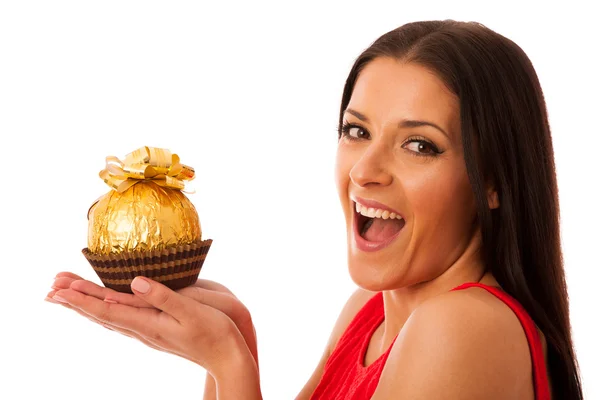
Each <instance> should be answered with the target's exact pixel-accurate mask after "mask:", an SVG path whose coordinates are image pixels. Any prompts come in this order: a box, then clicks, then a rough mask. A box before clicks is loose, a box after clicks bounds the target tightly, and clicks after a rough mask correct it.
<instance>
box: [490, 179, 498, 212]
mask: <svg viewBox="0 0 600 400" xmlns="http://www.w3.org/2000/svg"><path fill="white" fill-rule="evenodd" d="M487 200H488V207H489V208H490V209H491V210H494V209H496V208H498V207H500V201H499V200H498V192H496V189H495V188H494V186H492V185H489V186H488V189H487Z"/></svg>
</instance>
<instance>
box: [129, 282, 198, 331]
mask: <svg viewBox="0 0 600 400" xmlns="http://www.w3.org/2000/svg"><path fill="white" fill-rule="evenodd" d="M131 289H132V291H133V293H134V294H135V295H136V296H139V297H140V298H141V299H143V300H144V301H146V302H147V303H148V304H150V305H152V306H154V307H156V308H158V309H159V310H162V311H164V312H165V313H167V314H169V315H170V316H172V317H173V318H175V319H176V320H177V321H179V322H180V321H182V320H185V319H187V318H189V317H190V316H191V315H193V314H194V312H193V310H192V308H193V304H192V303H190V302H191V300H190V299H188V298H186V297H185V296H182V295H181V294H179V293H177V292H175V291H173V290H171V289H169V288H168V287H166V286H165V285H163V284H161V283H158V282H156V281H153V280H152V279H148V278H145V277H141V276H138V277H136V278H135V279H134V280H133V282H131ZM138 310H139V309H138Z"/></svg>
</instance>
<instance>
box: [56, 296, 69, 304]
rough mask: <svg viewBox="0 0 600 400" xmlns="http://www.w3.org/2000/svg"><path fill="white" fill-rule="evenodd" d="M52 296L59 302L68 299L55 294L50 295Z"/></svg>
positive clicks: (64, 301) (65, 301)
mask: <svg viewBox="0 0 600 400" xmlns="http://www.w3.org/2000/svg"><path fill="white" fill-rule="evenodd" d="M52 298H53V299H54V300H56V301H58V302H60V303H68V301H67V300H66V299H64V298H62V297H60V296H59V295H57V294H55V295H54V296H52Z"/></svg>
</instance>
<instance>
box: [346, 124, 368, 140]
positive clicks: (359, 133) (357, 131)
mask: <svg viewBox="0 0 600 400" xmlns="http://www.w3.org/2000/svg"><path fill="white" fill-rule="evenodd" d="M348 136H352V137H353V138H357V139H362V138H363V137H365V136H367V134H366V132H365V131H364V129H362V128H359V127H358V126H353V127H350V128H349V129H348Z"/></svg>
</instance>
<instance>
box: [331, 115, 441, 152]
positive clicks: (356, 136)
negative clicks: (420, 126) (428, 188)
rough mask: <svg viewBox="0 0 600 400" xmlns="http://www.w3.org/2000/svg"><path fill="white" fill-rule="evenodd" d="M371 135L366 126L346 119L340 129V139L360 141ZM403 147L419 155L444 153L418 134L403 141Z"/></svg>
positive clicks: (367, 138)
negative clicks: (424, 151)
mask: <svg viewBox="0 0 600 400" xmlns="http://www.w3.org/2000/svg"><path fill="white" fill-rule="evenodd" d="M354 132H356V133H354ZM370 137H371V135H370V134H369V132H368V131H367V130H366V129H365V128H363V127H362V126H360V125H356V124H350V123H348V122H346V121H344V123H343V124H342V126H340V127H339V129H338V139H341V138H345V139H347V140H350V141H353V142H359V141H363V140H369V139H370ZM406 146H411V147H413V148H415V150H411V149H408V148H406ZM402 148H403V149H405V150H407V151H408V152H409V154H411V155H414V156H417V157H437V156H438V155H440V154H442V151H440V150H439V149H438V148H437V146H436V145H435V144H433V143H432V142H431V141H429V140H427V139H425V138H424V137H422V136H418V135H417V136H411V137H409V138H408V139H406V140H405V141H404V143H402ZM423 149H425V150H427V149H429V152H426V153H422V152H421V150H423Z"/></svg>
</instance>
